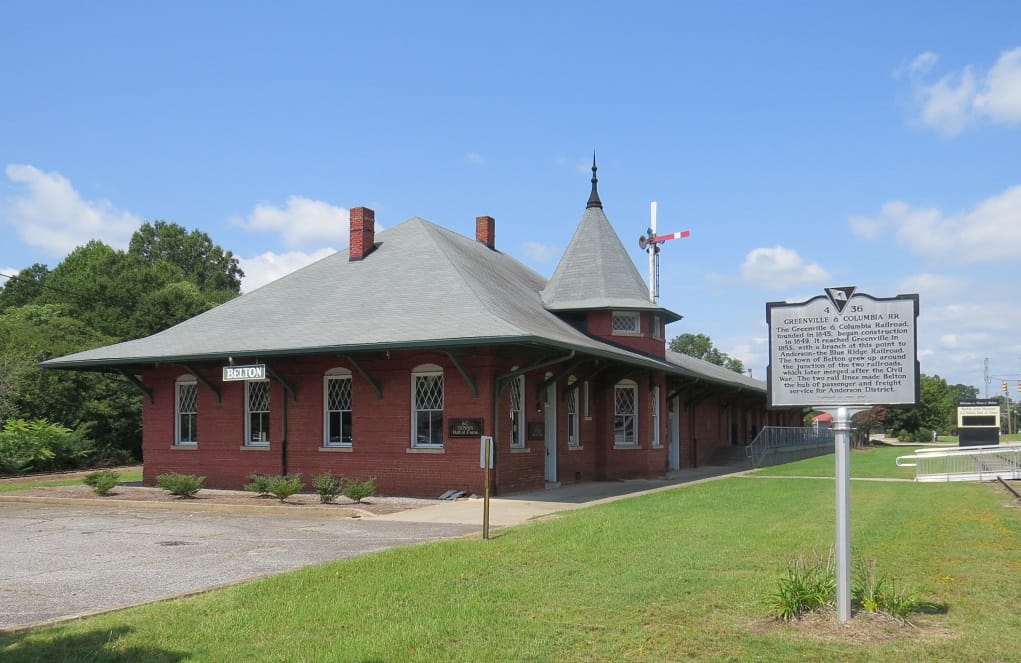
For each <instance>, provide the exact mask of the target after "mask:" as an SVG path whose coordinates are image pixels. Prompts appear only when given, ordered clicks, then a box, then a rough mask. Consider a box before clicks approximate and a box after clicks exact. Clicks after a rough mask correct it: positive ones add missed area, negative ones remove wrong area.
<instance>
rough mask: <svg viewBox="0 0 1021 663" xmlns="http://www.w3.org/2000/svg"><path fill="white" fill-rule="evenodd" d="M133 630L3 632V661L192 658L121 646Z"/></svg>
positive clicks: (171, 662) (122, 662)
mask: <svg viewBox="0 0 1021 663" xmlns="http://www.w3.org/2000/svg"><path fill="white" fill-rule="evenodd" d="M130 631H131V629H130V628H128V627H126V626H120V627H117V628H113V629H109V630H101V631H90V632H88V633H80V634H74V635H57V636H55V637H48V636H47V634H45V633H44V632H40V631H37V630H33V631H19V632H17V633H0V659H2V660H3V661H4V663H18V662H19V661H90V662H93V661H94V662H97V663H98V662H104V663H135V662H136V661H153V662H155V663H176V662H178V661H183V660H185V659H187V658H189V655H188V654H187V653H185V652H175V651H168V650H166V649H159V648H156V647H139V646H129V647H119V646H118V641H119V640H120V639H121V638H123V637H124V636H126V635H127V634H128V633H129V632H130Z"/></svg>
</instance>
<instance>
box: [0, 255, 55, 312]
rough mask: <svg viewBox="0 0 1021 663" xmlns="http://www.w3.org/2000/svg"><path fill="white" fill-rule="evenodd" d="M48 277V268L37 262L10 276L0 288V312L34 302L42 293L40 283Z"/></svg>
mask: <svg viewBox="0 0 1021 663" xmlns="http://www.w3.org/2000/svg"><path fill="white" fill-rule="evenodd" d="M49 275H50V270H49V268H47V267H46V265H43V264H40V263H38V262H37V263H35V264H33V265H32V266H30V267H26V268H25V269H23V270H21V271H20V272H18V273H17V274H16V275H11V276H10V278H8V279H7V282H6V283H4V285H3V287H2V288H0V312H2V311H4V310H6V309H9V308H16V307H18V306H24V305H25V304H29V303H31V302H33V301H35V300H36V298H37V297H39V295H40V294H41V293H42V290H43V288H42V283H43V282H44V281H45V280H46V277H47V276H49Z"/></svg>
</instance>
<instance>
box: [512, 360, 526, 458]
mask: <svg viewBox="0 0 1021 663" xmlns="http://www.w3.org/2000/svg"><path fill="white" fill-rule="evenodd" d="M510 431H511V443H510V444H511V446H512V447H514V448H516V449H520V448H522V447H524V446H525V376H524V375H519V376H518V377H516V378H514V379H513V380H511V383H510Z"/></svg>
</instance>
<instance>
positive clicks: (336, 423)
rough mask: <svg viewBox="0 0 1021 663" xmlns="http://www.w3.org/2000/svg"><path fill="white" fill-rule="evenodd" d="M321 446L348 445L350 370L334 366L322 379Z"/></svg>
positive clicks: (351, 437)
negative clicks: (323, 418) (322, 418)
mask: <svg viewBox="0 0 1021 663" xmlns="http://www.w3.org/2000/svg"><path fill="white" fill-rule="evenodd" d="M323 411H324V412H325V421H324V422H323V446H326V447H349V446H351V443H352V441H353V436H352V424H351V371H349V370H348V369H346V368H334V369H332V370H329V371H327V372H326V376H325V377H324V379H323Z"/></svg>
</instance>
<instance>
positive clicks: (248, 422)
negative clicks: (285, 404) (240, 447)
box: [244, 380, 273, 447]
mask: <svg viewBox="0 0 1021 663" xmlns="http://www.w3.org/2000/svg"><path fill="white" fill-rule="evenodd" d="M255 383H265V384H268V383H269V380H248V381H246V382H245V445H244V446H246V447H268V446H269V443H270V438H269V431H267V432H266V439H265V440H252V412H253V411H252V410H251V409H249V408H250V406H251V404H252V399H251V396H250V392H251V387H252V385H253V384H255ZM272 396H273V389H272V388H269V398H268V399H267V400H268V401H269V407H270V408H272V407H273V406H272V402H273V401H272ZM256 412H268V413H270V415H271V416H270V422H271V423H272V421H273V418H272V409H270V410H256Z"/></svg>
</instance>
